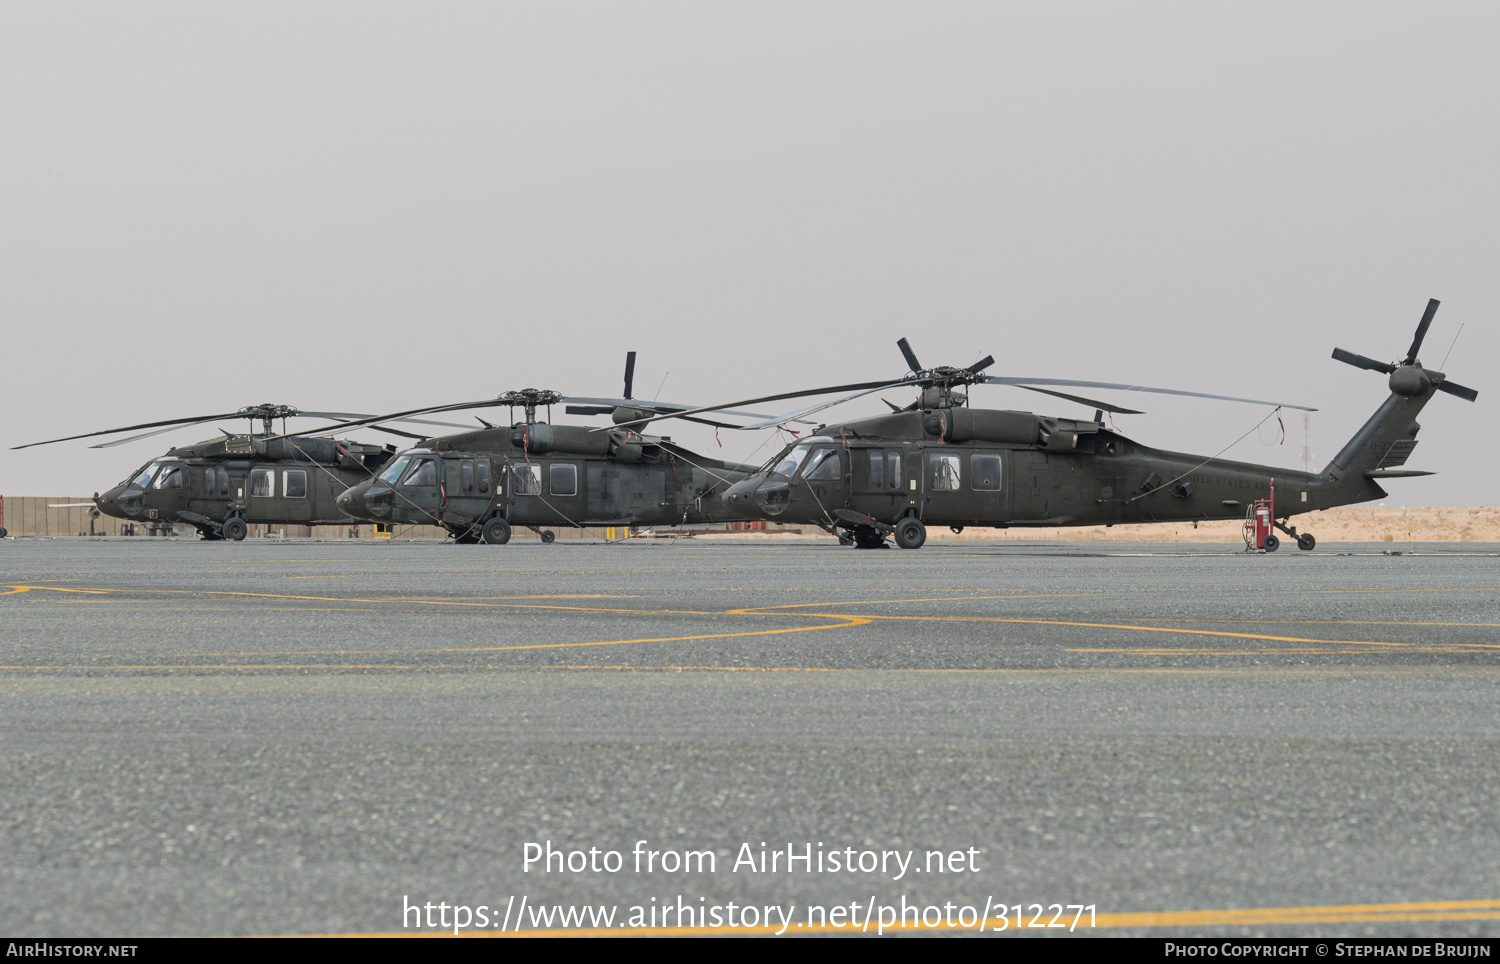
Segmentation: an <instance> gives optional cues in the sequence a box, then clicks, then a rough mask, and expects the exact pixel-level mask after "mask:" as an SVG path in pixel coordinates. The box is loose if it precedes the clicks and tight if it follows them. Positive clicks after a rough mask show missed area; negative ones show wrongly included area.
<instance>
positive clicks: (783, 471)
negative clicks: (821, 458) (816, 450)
mask: <svg viewBox="0 0 1500 964" xmlns="http://www.w3.org/2000/svg"><path fill="white" fill-rule="evenodd" d="M832 441H833V439H829V438H823V437H821V436H819V437H816V438H810V439H808V440H807V441H805V442H801V443H799V444H798V445H797V447H796V448H794V449H792V450H791V451H790V452H788V453H787V454H786V457H785V458H783V459H782V460H781V461H780V462H778V463H777V464H776V467H775V468H774V469H772V470H771V474H772V475H784V476H786V477H787V478H791V477H792V476H794V475H796V474H797V467H798V466H800V465H801V464H802V460H803V459H805V458H807V453H808V452H809V451H811V450H812V447H813V446H814V445H816V444H818V443H819V442H822V443H824V444H827V443H829V442H832Z"/></svg>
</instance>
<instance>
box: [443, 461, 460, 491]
mask: <svg viewBox="0 0 1500 964" xmlns="http://www.w3.org/2000/svg"><path fill="white" fill-rule="evenodd" d="M443 468H444V470H445V472H444V474H445V475H447V476H448V478H447V480H446V481H445V482H444V483H443V494H444V495H446V496H448V497H449V498H451V497H453V496H456V495H459V494H460V493H461V490H460V489H459V484H460V483H459V481H458V477H459V471H458V469H459V462H458V459H443Z"/></svg>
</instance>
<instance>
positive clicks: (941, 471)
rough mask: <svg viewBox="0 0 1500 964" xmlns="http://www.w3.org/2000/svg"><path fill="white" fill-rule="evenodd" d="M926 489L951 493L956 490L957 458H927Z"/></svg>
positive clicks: (933, 456) (948, 456)
mask: <svg viewBox="0 0 1500 964" xmlns="http://www.w3.org/2000/svg"><path fill="white" fill-rule="evenodd" d="M927 469H928V476H927V488H928V490H929V491H934V492H952V491H955V490H956V489H957V488H958V456H956V455H929V456H928V457H927Z"/></svg>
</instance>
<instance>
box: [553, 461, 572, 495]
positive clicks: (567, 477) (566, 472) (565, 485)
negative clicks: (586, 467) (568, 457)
mask: <svg viewBox="0 0 1500 964" xmlns="http://www.w3.org/2000/svg"><path fill="white" fill-rule="evenodd" d="M551 476H552V494H553V495H577V494H578V466H576V465H568V464H560V465H553V466H552V467H551Z"/></svg>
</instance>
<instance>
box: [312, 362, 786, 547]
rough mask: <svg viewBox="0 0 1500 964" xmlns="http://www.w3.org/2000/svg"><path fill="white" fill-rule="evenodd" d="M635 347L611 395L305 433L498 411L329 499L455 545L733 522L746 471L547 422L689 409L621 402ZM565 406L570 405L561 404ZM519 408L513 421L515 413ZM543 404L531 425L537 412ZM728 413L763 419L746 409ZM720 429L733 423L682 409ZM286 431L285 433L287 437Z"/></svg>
mask: <svg viewBox="0 0 1500 964" xmlns="http://www.w3.org/2000/svg"><path fill="white" fill-rule="evenodd" d="M635 355H636V353H635V352H629V353H628V354H627V355H626V360H625V391H624V395H623V397H621V398H580V397H574V396H564V395H561V394H559V393H557V392H554V391H550V390H543V389H536V388H523V389H520V390H517V391H510V392H505V393H504V394H501V395H499V396H497V397H495V398H490V399H481V400H478V401H473V402H459V403H456V404H452V405H439V406H432V407H428V408H421V409H412V410H410V411H407V412H398V413H395V414H394V415H388V416H375V417H368V418H364V419H358V420H354V421H349V422H343V423H340V424H338V425H332V426H325V427H323V428H319V429H311V430H309V431H310V432H319V433H321V432H327V431H340V430H343V429H346V428H352V427H355V426H358V425H373V424H377V423H379V422H382V421H387V420H390V419H392V418H395V417H411V416H416V415H424V414H434V413H437V412H450V411H458V410H462V409H473V408H493V407H498V406H505V407H506V408H507V409H509V410H510V415H511V419H510V424H509V425H506V426H501V425H494V424H491V423H489V422H485V421H484V420H483V419H480V422H481V424H482V426H483V427H482V428H480V429H476V430H474V431H469V432H463V433H459V434H453V435H446V436H443V437H440V438H429V439H425V440H423V441H422V443H421V444H420V445H418V446H417V447H415V448H411V449H407V450H406V451H404V452H401V453H399V454H398V455H397V456H396V457H395V458H394V459H392V460H391V462H390V463H389V465H388V466H386V468H385V469H384V470H383V471H381V472H379V473H378V474H376V473H373V472H372V473H371V477H370V478H369V479H367V480H363V481H362V482H361V483H360V484H357V485H353V486H351V487H350V488H349V489H348V490H347V491H345V492H343V494H341V495H340V496H339V497H338V500H337V504H338V508H339V510H340V511H341V512H343V513H344V514H345V515H347V516H349V517H350V518H353V519H359V520H364V521H369V522H375V523H383V524H393V523H399V524H420V525H438V526H442V527H443V528H445V529H447V530H448V532H449V533H450V534H451V535H452V536H453V539H454V541H455V542H456V543H458V544H460V545H473V544H475V543H478V542H480V541H483V542H486V543H489V544H492V545H500V544H504V543H506V542H508V541H510V537H511V533H512V530H513V529H514V527H516V526H524V527H526V528H528V529H530V530H532V531H534V532H536V533H537V534H538V535H539V536H540V537H541V539H542V541H543V542H549V543H550V542H552V541H553V540H554V539H555V538H556V533H555V532H554V531H553V530H552V529H551V528H544V527H549V526H571V527H576V528H584V527H600V526H641V525H699V524H708V523H717V522H728V521H737V520H738V516H737V515H736V514H734V513H732V512H731V511H729V510H728V509H727V508H725V506H724V505H723V504H722V503H721V501H720V499H719V496H720V495H721V494H722V493H723V492H724V490H725V489H727V488H728V487H729V486H731V485H733V484H734V483H736V482H738V481H740V480H741V479H743V478H745V477H746V476H747V475H748V474H749V473H750V472H753V471H754V470H755V466H752V465H737V464H734V463H731V462H723V461H720V460H718V459H712V458H708V457H706V456H702V455H698V454H696V453H694V452H690V451H688V450H687V449H685V448H683V447H682V446H680V445H676V444H675V443H673V442H672V440H671V439H670V438H669V437H665V436H660V437H656V436H643V435H640V434H638V433H636V432H634V431H631V430H629V429H625V428H615V429H609V430H603V431H601V430H590V429H588V428H584V427H581V426H575V425H555V424H552V423H551V421H550V410H551V407H552V406H554V405H559V404H564V405H566V409H565V410H566V412H567V413H568V414H571V415H605V414H608V415H611V416H612V418H613V420H614V421H615V422H616V423H624V422H630V421H634V420H639V419H642V418H657V417H662V418H671V417H679V416H678V413H682V412H684V411H686V410H687V409H688V408H689V406H687V405H676V404H671V403H663V402H646V401H643V400H640V399H636V398H634V397H632V389H633V383H634V375H635ZM570 403H571V404H570ZM517 408H519V409H520V410H521V412H522V414H523V416H524V417H523V419H522V420H515V418H514V415H515V410H516V409H517ZM541 408H547V409H548V419H547V420H539V419H538V417H537V414H538V409H541ZM716 411H725V414H728V415H740V416H745V417H750V418H758V419H765V418H770V417H771V416H766V415H763V414H759V413H753V412H742V411H736V410H725V409H723V408H721V409H716ZM686 417H687V418H688V419H689V420H690V421H696V422H701V423H704V424H708V425H713V426H715V427H720V428H731V429H733V428H739V427H740V426H738V425H734V424H730V423H726V422H722V421H719V420H716V419H708V418H701V417H695V416H692V415H688V416H686ZM294 437H295V436H288V437H287V440H288V441H290V440H291V439H292V438H294Z"/></svg>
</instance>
